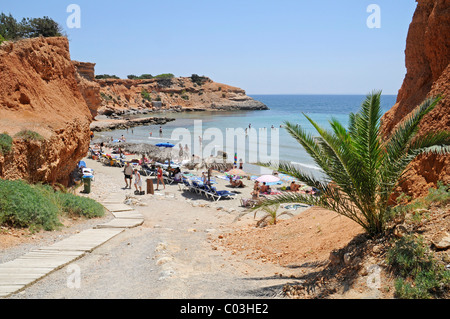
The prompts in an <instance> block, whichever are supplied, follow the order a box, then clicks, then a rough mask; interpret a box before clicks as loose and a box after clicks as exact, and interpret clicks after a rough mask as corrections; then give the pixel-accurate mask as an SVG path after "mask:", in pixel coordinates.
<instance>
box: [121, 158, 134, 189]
mask: <svg viewBox="0 0 450 319" xmlns="http://www.w3.org/2000/svg"><path fill="white" fill-rule="evenodd" d="M123 173H124V175H125V184H126V185H125V188H131V180H132V179H133V168H132V167H131V166H130V163H129V162H127V163H126V164H125V168H124V170H123ZM128 180H130V185H128Z"/></svg>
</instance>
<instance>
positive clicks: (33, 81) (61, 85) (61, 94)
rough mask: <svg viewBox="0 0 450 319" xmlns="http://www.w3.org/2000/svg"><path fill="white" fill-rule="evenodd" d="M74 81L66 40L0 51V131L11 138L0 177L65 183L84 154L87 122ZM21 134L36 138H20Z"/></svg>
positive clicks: (21, 44)
mask: <svg viewBox="0 0 450 319" xmlns="http://www.w3.org/2000/svg"><path fill="white" fill-rule="evenodd" d="M78 82H79V80H77V74H76V68H75V66H74V64H73V63H72V61H71V60H70V53H69V43H68V40H67V39H66V38H63V37H59V38H35V39H27V40H21V41H17V42H5V43H3V44H2V45H1V46H0V132H1V133H5V132H6V133H7V134H8V135H10V136H11V137H13V139H14V142H13V148H12V150H11V151H10V152H9V153H6V154H0V177H2V178H8V179H19V178H21V179H25V180H28V181H31V182H38V181H41V182H49V183H53V182H60V183H63V184H66V183H67V182H68V178H69V174H70V172H71V171H72V170H73V169H74V168H75V167H76V164H77V162H78V161H79V160H80V159H81V158H83V157H84V156H85V155H86V153H87V151H88V148H89V124H90V122H91V121H92V115H91V112H90V110H89V108H88V105H87V104H86V100H85V99H84V97H83V95H82V94H81V93H80V89H79V83H78ZM24 130H29V131H33V132H35V133H37V134H38V135H36V136H38V138H31V139H29V138H24V137H21V135H20V132H23V131H24ZM18 133H19V134H18Z"/></svg>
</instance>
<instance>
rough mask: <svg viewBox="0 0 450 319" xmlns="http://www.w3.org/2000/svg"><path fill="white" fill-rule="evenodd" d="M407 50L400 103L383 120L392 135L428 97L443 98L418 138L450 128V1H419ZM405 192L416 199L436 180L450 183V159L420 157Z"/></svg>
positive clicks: (386, 129)
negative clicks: (405, 71)
mask: <svg viewBox="0 0 450 319" xmlns="http://www.w3.org/2000/svg"><path fill="white" fill-rule="evenodd" d="M417 2H418V5H417V8H416V11H415V13H414V17H413V19H412V22H411V25H410V27H409V31H408V37H407V41H406V50H405V64H406V69H407V74H406V76H405V79H404V82H403V84H402V87H401V89H400V90H399V92H398V97H397V102H396V104H395V105H394V106H393V107H392V109H391V110H390V111H389V112H387V113H386V114H385V116H384V117H383V119H382V132H383V133H384V134H385V135H387V136H388V135H389V134H390V132H391V131H392V129H393V128H394V127H395V126H396V125H397V124H399V123H400V122H401V121H402V120H403V119H404V118H405V117H406V116H407V115H408V114H409V113H411V112H412V111H413V110H414V109H415V108H416V107H417V106H418V105H419V104H420V103H421V102H423V100H425V99H426V98H427V97H432V96H436V95H442V96H443V99H442V100H441V102H440V103H439V104H438V105H437V106H436V108H435V109H434V110H433V111H432V112H430V113H429V114H428V115H427V116H426V117H425V118H424V119H423V122H422V123H421V126H420V131H419V135H423V134H426V133H427V132H429V131H436V130H449V129H450V0H417ZM409 168H410V169H411V170H410V171H409V172H408V174H407V181H406V182H405V183H404V184H403V185H402V186H401V188H402V191H403V192H406V193H408V194H409V195H413V196H414V197H418V196H422V195H425V194H427V192H428V188H429V187H435V186H436V182H437V181H439V180H440V181H443V182H445V183H450V156H436V155H428V156H420V157H418V158H417V159H416V160H415V161H414V162H413V163H412V164H411V165H410V167H409Z"/></svg>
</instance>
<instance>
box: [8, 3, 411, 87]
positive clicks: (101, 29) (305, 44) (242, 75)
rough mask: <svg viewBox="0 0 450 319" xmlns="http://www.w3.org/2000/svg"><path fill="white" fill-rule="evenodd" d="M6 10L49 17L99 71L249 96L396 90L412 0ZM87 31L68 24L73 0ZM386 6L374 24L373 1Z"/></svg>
mask: <svg viewBox="0 0 450 319" xmlns="http://www.w3.org/2000/svg"><path fill="white" fill-rule="evenodd" d="M2 2H4V3H2V5H1V6H0V11H2V12H4V13H7V14H8V13H11V14H12V15H13V16H14V17H16V19H18V20H20V19H21V18H22V17H42V16H49V17H51V18H53V19H54V20H56V21H57V22H59V23H60V24H61V25H62V26H63V27H64V29H65V31H66V33H67V34H68V37H69V40H70V51H71V57H72V59H73V60H78V61H85V62H94V63H96V64H97V65H96V74H104V73H107V74H115V75H117V76H119V77H122V78H126V76H127V75H128V74H136V75H140V74H143V73H150V74H153V75H156V74H161V73H173V74H175V75H176V76H190V75H191V74H193V73H195V74H198V75H205V76H208V77H210V78H211V79H213V80H214V81H216V82H220V83H226V84H230V85H233V86H238V87H240V88H242V89H244V90H246V91H247V93H248V94H367V93H369V92H370V91H372V90H379V89H381V90H383V92H384V93H385V94H397V92H398V90H399V88H400V86H401V84H402V81H403V78H404V76H405V73H406V69H405V61H404V60H405V57H404V50H405V44H406V35H407V31H408V27H409V24H410V22H411V19H412V16H413V14H414V10H415V8H416V2H415V1H414V0H401V1H392V0H370V1H366V0H344V1H336V0H318V1H311V0H277V1H275V0H239V1H238V0H227V1H216V0H189V1H188V0H165V1H161V0H159V1H153V0H150V1H144V0H142V1H137V0H135V1H133V0H129V1H123V0H122V1H103V0H89V1H85V0H71V1H65V0H48V1H31V0H19V1H2ZM72 3H74V4H78V5H79V6H80V8H81V28H79V29H69V28H68V27H67V25H66V20H67V17H68V16H69V15H70V13H67V12H66V8H67V6H68V5H69V4H72ZM370 4H377V5H379V7H380V9H381V28H379V29H370V28H368V27H367V25H366V20H367V18H368V17H369V15H370V13H368V12H367V11H366V9H367V7H368V5H370Z"/></svg>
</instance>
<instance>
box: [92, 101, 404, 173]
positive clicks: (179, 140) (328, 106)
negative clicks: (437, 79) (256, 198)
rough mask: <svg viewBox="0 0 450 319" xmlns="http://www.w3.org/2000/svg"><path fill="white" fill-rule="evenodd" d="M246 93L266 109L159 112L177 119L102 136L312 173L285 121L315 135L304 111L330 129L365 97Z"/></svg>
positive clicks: (187, 154) (345, 120)
mask: <svg viewBox="0 0 450 319" xmlns="http://www.w3.org/2000/svg"><path fill="white" fill-rule="evenodd" d="M249 96H251V97H252V98H254V99H255V100H258V101H261V102H262V103H264V104H265V105H267V106H268V107H269V110H255V111H201V112H182V113H173V112H167V113H164V112H162V113H158V114H152V116H158V117H171V118H175V121H173V122H169V123H167V124H165V125H163V126H161V127H160V126H140V127H134V128H133V129H128V130H123V129H122V130H115V131H111V132H101V133H100V135H102V136H105V137H108V138H109V137H113V138H114V139H117V138H118V137H120V136H121V135H123V136H124V137H125V138H126V141H127V142H130V143H149V144H155V145H156V144H158V143H171V144H174V145H175V148H176V149H177V150H179V148H180V147H181V148H183V154H184V156H185V158H187V157H192V155H194V156H195V157H196V158H197V159H198V158H200V159H205V158H208V157H211V156H217V155H218V154H220V153H219V151H224V152H226V153H227V156H228V161H232V162H236V163H237V164H238V165H239V162H240V161H242V162H243V163H244V168H245V165H249V166H247V167H250V166H251V167H254V165H251V164H252V163H255V162H265V163H267V162H272V163H274V162H277V161H288V162H290V163H292V164H293V165H294V166H296V167H298V168H300V169H303V170H304V171H307V172H310V173H312V174H313V175H314V172H320V168H319V167H318V166H317V165H316V163H315V162H314V160H313V159H312V158H311V157H310V156H309V155H308V154H307V153H306V151H305V150H304V148H303V147H302V146H301V145H300V144H299V143H298V142H297V141H296V140H295V139H294V138H293V137H292V136H291V135H290V134H289V133H288V132H287V131H286V129H285V128H284V127H283V126H284V125H285V122H286V121H289V122H290V123H294V124H299V125H300V126H302V127H303V128H304V129H305V130H306V131H307V132H310V133H311V134H313V135H315V129H314V127H313V126H312V125H311V124H310V122H309V121H308V120H307V119H306V117H305V116H304V114H306V115H308V117H310V118H311V119H312V120H314V121H315V122H316V123H317V124H318V125H319V126H321V127H322V128H326V129H330V124H329V120H330V119H332V118H335V119H337V120H338V121H339V122H340V123H342V125H344V126H345V127H347V125H348V118H349V114H350V113H351V112H353V113H356V112H358V111H359V109H360V106H361V104H362V103H363V101H364V99H365V98H366V96H365V95H249ZM396 98H397V96H396V95H382V97H381V108H382V112H383V113H384V112H386V111H388V110H389V109H390V108H391V107H392V106H393V105H394V104H395V102H396ZM160 130H161V132H160ZM180 144H181V145H180ZM255 173H257V172H255Z"/></svg>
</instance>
